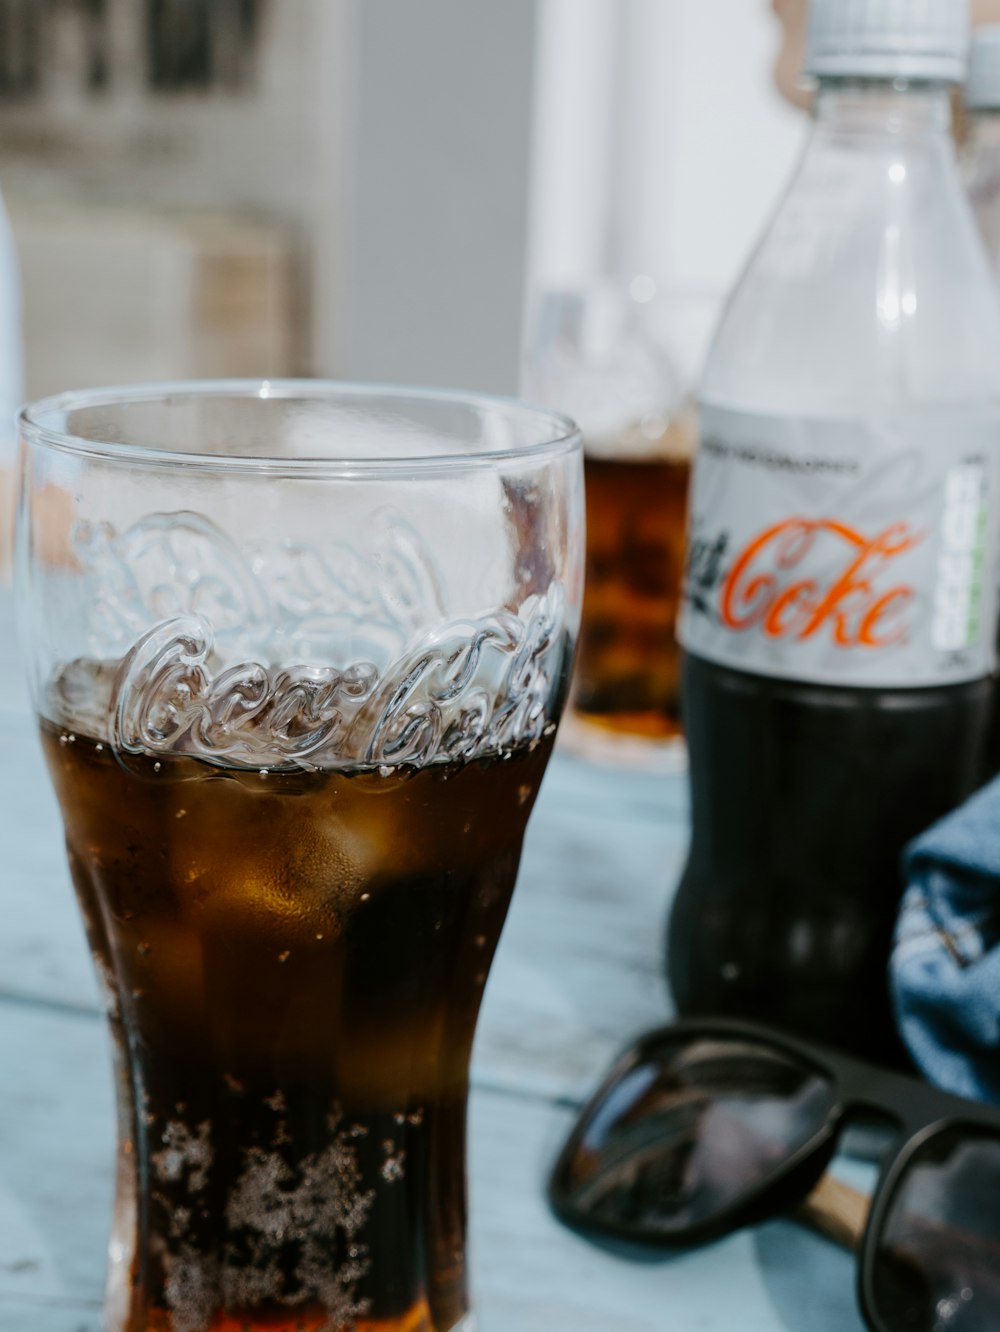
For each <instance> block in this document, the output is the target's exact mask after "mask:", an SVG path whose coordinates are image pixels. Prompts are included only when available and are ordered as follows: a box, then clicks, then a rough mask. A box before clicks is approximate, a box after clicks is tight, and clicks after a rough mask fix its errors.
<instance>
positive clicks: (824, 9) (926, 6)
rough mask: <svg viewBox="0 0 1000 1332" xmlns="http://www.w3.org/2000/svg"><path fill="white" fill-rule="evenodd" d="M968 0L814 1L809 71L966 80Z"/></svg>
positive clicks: (857, 76) (827, 74) (860, 76)
mask: <svg viewBox="0 0 1000 1332" xmlns="http://www.w3.org/2000/svg"><path fill="white" fill-rule="evenodd" d="M968 42H969V4H968V0H812V4H811V5H810V12H809V40H808V44H807V47H806V65H805V69H806V73H807V74H812V75H814V76H815V77H816V78H844V79H851V78H854V79H918V80H930V81H934V82H943V83H961V82H962V80H963V79H964V78H965V68H966V60H967V51H968Z"/></svg>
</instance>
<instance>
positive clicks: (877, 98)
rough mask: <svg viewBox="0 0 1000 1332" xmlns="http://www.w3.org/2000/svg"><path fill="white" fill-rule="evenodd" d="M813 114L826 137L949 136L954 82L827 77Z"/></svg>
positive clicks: (817, 129)
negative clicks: (951, 88) (951, 93)
mask: <svg viewBox="0 0 1000 1332" xmlns="http://www.w3.org/2000/svg"><path fill="white" fill-rule="evenodd" d="M813 114H814V118H815V121H816V131H815V132H816V134H817V135H819V136H821V137H834V136H835V137H838V138H839V137H842V136H846V135H865V136H875V137H878V138H893V137H895V138H907V139H923V138H931V139H936V138H940V139H945V138H947V137H948V136H949V135H950V132H951V96H950V88H949V87H948V86H947V85H945V84H941V83H905V82H896V83H889V82H882V81H876V80H857V81H855V80H851V79H829V80H827V79H823V80H821V81H820V84H819V87H818V89H817V91H816V101H815V106H814V112H813Z"/></svg>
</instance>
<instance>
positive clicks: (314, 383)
mask: <svg viewBox="0 0 1000 1332" xmlns="http://www.w3.org/2000/svg"><path fill="white" fill-rule="evenodd" d="M171 398H187V399H192V400H198V399H208V398H219V399H222V398H243V399H247V400H251V399H253V398H258V399H260V400H261V401H273V400H276V399H277V400H288V401H291V400H293V399H296V398H298V399H302V400H308V399H315V400H318V401H321V400H323V399H327V400H329V401H337V402H342V403H350V402H351V401H358V400H362V399H365V398H367V399H373V400H374V399H382V400H383V401H384V402H385V403H387V404H390V405H391V404H393V403H396V404H402V403H405V402H416V403H425V404H426V403H436V404H441V405H449V406H455V407H465V408H469V409H472V410H476V409H479V410H480V411H483V412H493V413H495V414H496V415H498V416H503V417H506V418H507V419H510V420H513V419H515V418H517V417H522V418H523V419H525V420H535V421H538V422H541V421H547V422H548V423H549V427H550V428H549V430H548V431H547V432H544V437H543V438H541V439H538V440H535V441H532V442H529V443H525V444H522V445H518V446H516V447H512V448H506V449H479V450H476V449H473V448H472V447H471V446H470V445H468V444H466V445H464V446H460V448H459V449H458V450H457V451H455V452H449V453H439V454H438V453H427V454H415V455H398V456H396V455H391V454H390V455H383V456H374V457H371V456H364V455H360V456H359V455H347V454H345V455H344V456H341V457H320V456H310V455H305V456H299V457H296V456H294V455H293V456H288V457H281V456H278V455H274V454H272V455H263V456H262V455H250V454H219V453H205V452H198V451H197V450H192V451H190V452H188V451H186V450H180V449H168V448H157V447H155V446H149V445H143V444H123V443H115V442H112V441H102V440H94V439H87V438H84V437H83V436H81V435H74V434H73V433H72V432H70V431H67V430H62V429H58V428H55V427H53V426H52V425H51V424H46V421H45V418H46V417H52V416H56V415H60V414H62V415H65V414H66V413H68V412H71V411H75V410H79V409H83V408H88V407H89V408H93V407H113V406H118V405H122V406H127V405H129V404H132V403H144V402H156V401H157V400H162V401H166V400H168V399H171ZM17 425H18V431H19V435H20V437H21V438H22V439H24V440H26V441H27V442H28V443H29V444H32V445H41V446H43V447H45V448H49V449H54V450H56V451H57V452H60V453H65V454H69V455H71V456H73V457H77V458H90V459H98V460H102V461H110V462H117V463H123V464H127V465H130V466H132V465H139V466H147V467H156V468H164V469H172V470H175V471H198V472H215V473H227V474H230V475H233V474H246V475H266V476H285V477H294V476H314V477H327V478H341V479H359V478H373V477H377V476H381V475H390V476H397V477H398V476H400V475H402V474H419V475H425V474H427V473H430V472H433V473H442V472H445V473H447V472H465V471H469V470H470V469H472V470H478V469H490V468H496V467H497V466H498V465H499V464H501V463H504V462H515V461H520V460H522V459H531V458H534V459H538V458H545V457H551V458H557V457H559V456H560V455H562V454H564V453H569V452H572V451H573V450H580V449H581V448H582V436H581V434H580V430H579V427H578V426H577V425H576V423H575V422H574V421H572V420H571V419H570V418H569V417H568V416H565V415H563V414H562V413H561V412H557V411H553V410H552V409H550V408H548V407H539V406H536V405H534V404H532V403H528V402H524V401H522V400H521V399H518V398H514V397H510V396H503V395H501V394H490V393H479V392H476V391H471V390H470V391H466V390H463V389H436V388H424V387H418V386H409V385H400V384H384V383H368V382H363V381H355V380H340V379H326V378H308V377H306V378H286V377H277V378H273V379H271V378H266V377H265V378H235V379H180V380H164V381H155V382H148V383H141V384H128V385H111V386H108V387H103V388H90V389H70V390H68V391H66V392H63V393H57V394H51V395H49V396H47V397H44V398H38V399H36V400H34V401H31V402H27V403H25V404H23V405H22V406H21V407H20V408H19V410H18V412H17Z"/></svg>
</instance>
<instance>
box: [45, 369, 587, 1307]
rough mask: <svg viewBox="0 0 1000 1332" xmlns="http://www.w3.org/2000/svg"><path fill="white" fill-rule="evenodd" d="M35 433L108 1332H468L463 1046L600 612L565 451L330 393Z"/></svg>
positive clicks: (430, 405)
mask: <svg viewBox="0 0 1000 1332" xmlns="http://www.w3.org/2000/svg"><path fill="white" fill-rule="evenodd" d="M22 429H23V434H24V438H25V441H26V444H27V448H26V451H25V457H26V472H25V477H24V503H23V515H24V519H23V522H22V526H21V560H22V587H23V588H24V593H25V595H24V598H23V609H24V619H25V622H26V625H27V627H28V635H27V636H28V639H29V641H30V645H31V648H32V652H33V661H34V681H33V683H34V688H35V696H36V699H37V704H38V711H39V716H40V721H41V731H42V740H43V744H44V747H45V751H46V756H47V758H48V762H49V767H50V770H51V773H52V777H53V780H54V782H55V786H56V790H57V793H58V796H59V800H60V804H61V807H62V811H63V817H64V821H65V824H66V834H67V846H68V851H69V858H70V865H71V869H72V873H73V878H74V882H75V884H76V888H77V893H78V896H79V899H80V904H81V907H82V910H83V913H84V918H85V922H86V927H87V931H88V936H89V939H90V943H91V948H92V951H93V955H94V960H95V964H96V967H97V971H98V975H99V977H100V979H101V981H102V983H103V986H104V989H105V992H106V997H107V1006H108V1013H109V1020H110V1023H111V1028H112V1031H113V1033H114V1035H115V1051H116V1061H117V1063H116V1077H117V1086H118V1114H119V1164H118V1189H117V1199H116V1211H115V1221H114V1242H113V1245H112V1262H111V1270H110V1278H109V1285H108V1310H107V1327H108V1329H109V1330H110V1332H140V1329H142V1330H143V1332H146V1330H147V1329H150V1330H153V1329H155V1332H223V1329H237V1328H238V1329H240V1332H256V1330H257V1329H264V1328H267V1329H272V1332H274V1330H275V1329H292V1328H294V1329H296V1330H298V1329H304V1330H306V1332H375V1330H376V1329H378V1330H379V1332H396V1330H398V1332H402V1329H408V1330H411V1329H412V1330H414V1332H415V1330H416V1329H425V1330H426V1332H453V1330H454V1329H459V1328H462V1329H464V1328H466V1327H467V1326H468V1325H469V1324H468V1319H469V1312H468V1310H469V1301H468V1293H467V1284H466V1272H465V1191H464V1131H465V1100H466V1091H467V1077H468V1062H469V1050H470V1046H471V1041H472V1035H473V1029H474V1025H475V1020H476V1015H477V1012H478V1008H479V1003H480V999H481V996H482V993H483V986H484V984H485V981H486V975H487V971H488V968H489V964H490V960H491V957H492V954H493V950H494V948H495V946H496V942H497V938H498V935H499V932H500V928H501V925H502V923H503V918H504V914H505V912H506V907H507V902H508V900H509V897H510V892H511V889H512V888H513V883H514V878H515V875H516V871H517V864H518V858H519V854H520V845H521V838H522V836H523V832H524V826H525V822H526V820H527V817H528V814H529V811H530V809H531V806H532V803H533V801H534V797H535V794H536V793H537V790H538V785H539V782H540V780H541V776H542V773H543V770H544V767H545V763H546V760H547V757H548V754H549V752H550V750H551V746H552V740H553V735H554V731H555V724H556V720H557V717H558V713H559V710H560V707H561V704H562V699H563V695H564V692H565V685H566V678H567V672H568V668H569V664H570V659H571V654H572V644H573V640H574V637H575V633H576V627H577V623H578V619H579V603H580V590H581V589H580V583H581V576H580V560H581V554H580V550H581V542H580V527H581V522H582V518H581V475H580V458H579V449H578V444H577V440H576V438H575V435H574V432H573V431H572V428H571V427H568V425H567V423H565V422H564V421H562V420H561V419H560V418H556V417H551V416H547V415H543V414H539V413H533V412H529V411H528V410H526V409H521V408H518V407H517V406H516V405H513V404H502V405H501V404H494V403H490V402H488V401H471V402H463V401H461V400H458V399H453V398H448V397H447V396H428V395H407V394H404V393H390V394H385V393H379V394H374V393H366V392H365V391H364V390H360V389H357V390H349V389H345V388H343V387H334V386H331V385H312V384H309V385H305V384H295V385H273V384H272V385H256V384H255V385H220V386H215V387H213V386H199V387H194V386H191V387H188V388H180V389H171V390H166V389H164V390H157V389H149V390H145V389H144V390H136V391H131V392H128V393H125V394H116V393H111V394H100V393H97V394H88V395H83V396H71V397H67V398H64V399H59V400H53V401H49V402H47V403H42V404H39V405H37V406H35V407H34V408H31V409H29V410H28V411H27V412H26V414H25V416H24V420H23V423H22ZM53 486H55V487H59V488H61V489H63V490H64V491H65V492H66V494H67V496H69V497H70V498H71V503H72V510H73V519H72V524H71V528H70V530H69V531H68V532H67V533H65V534H63V536H64V538H65V539H64V540H56V541H53V540H52V539H51V538H52V534H51V533H48V532H45V531H43V530H42V527H43V524H44V522H45V521H46V517H45V515H46V514H47V513H48V512H50V510H49V509H48V508H44V507H42V506H39V505H36V504H35V503H34V497H35V496H37V495H39V494H41V493H42V492H43V491H44V490H46V488H51V487H53ZM60 550H62V552H63V555H64V558H62V559H61V560H55V561H54V560H53V559H52V553H53V552H54V551H55V552H58V551H60Z"/></svg>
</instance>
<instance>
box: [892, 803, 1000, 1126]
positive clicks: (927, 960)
mask: <svg viewBox="0 0 1000 1332" xmlns="http://www.w3.org/2000/svg"><path fill="white" fill-rule="evenodd" d="M903 871H904V875H905V879H906V883H907V885H908V886H907V889H906V892H905V894H904V896H903V901H902V904H901V907H900V912H899V920H898V922H897V926H896V938H895V941H894V944H893V950H892V956H891V959H890V963H889V979H890V986H891V990H892V998H893V1004H894V1007H895V1012H896V1022H897V1025H898V1026H899V1030H900V1033H901V1034H902V1037H903V1040H904V1041H905V1042H906V1045H907V1047H908V1048H909V1050H910V1053H911V1054H912V1055H913V1058H914V1060H915V1061H916V1063H917V1065H918V1067H919V1068H920V1069H921V1070H922V1071H923V1072H924V1073H925V1074H926V1076H927V1077H928V1078H929V1079H930V1081H931V1082H934V1083H937V1085H938V1086H940V1087H944V1088H945V1089H946V1090H948V1091H952V1092H956V1093H957V1094H958V1095H960V1096H969V1097H974V1098H976V1099H979V1100H988V1101H997V1102H1000V778H997V779H995V780H994V781H992V782H990V784H989V785H988V786H985V787H984V788H983V789H982V790H981V791H978V792H977V793H976V794H975V795H974V796H972V797H971V798H970V799H969V800H967V801H966V802H965V804H964V805H962V806H961V807H960V808H959V809H957V810H955V811H954V812H953V813H951V814H949V815H947V816H946V817H945V818H943V819H941V820H940V822H938V823H935V824H934V825H933V826H932V827H931V828H929V829H928V830H927V831H926V832H925V833H922V834H921V835H920V836H919V837H917V838H916V839H915V840H914V841H912V842H911V843H910V844H909V846H908V847H907V848H906V850H905V851H904V853H903Z"/></svg>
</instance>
